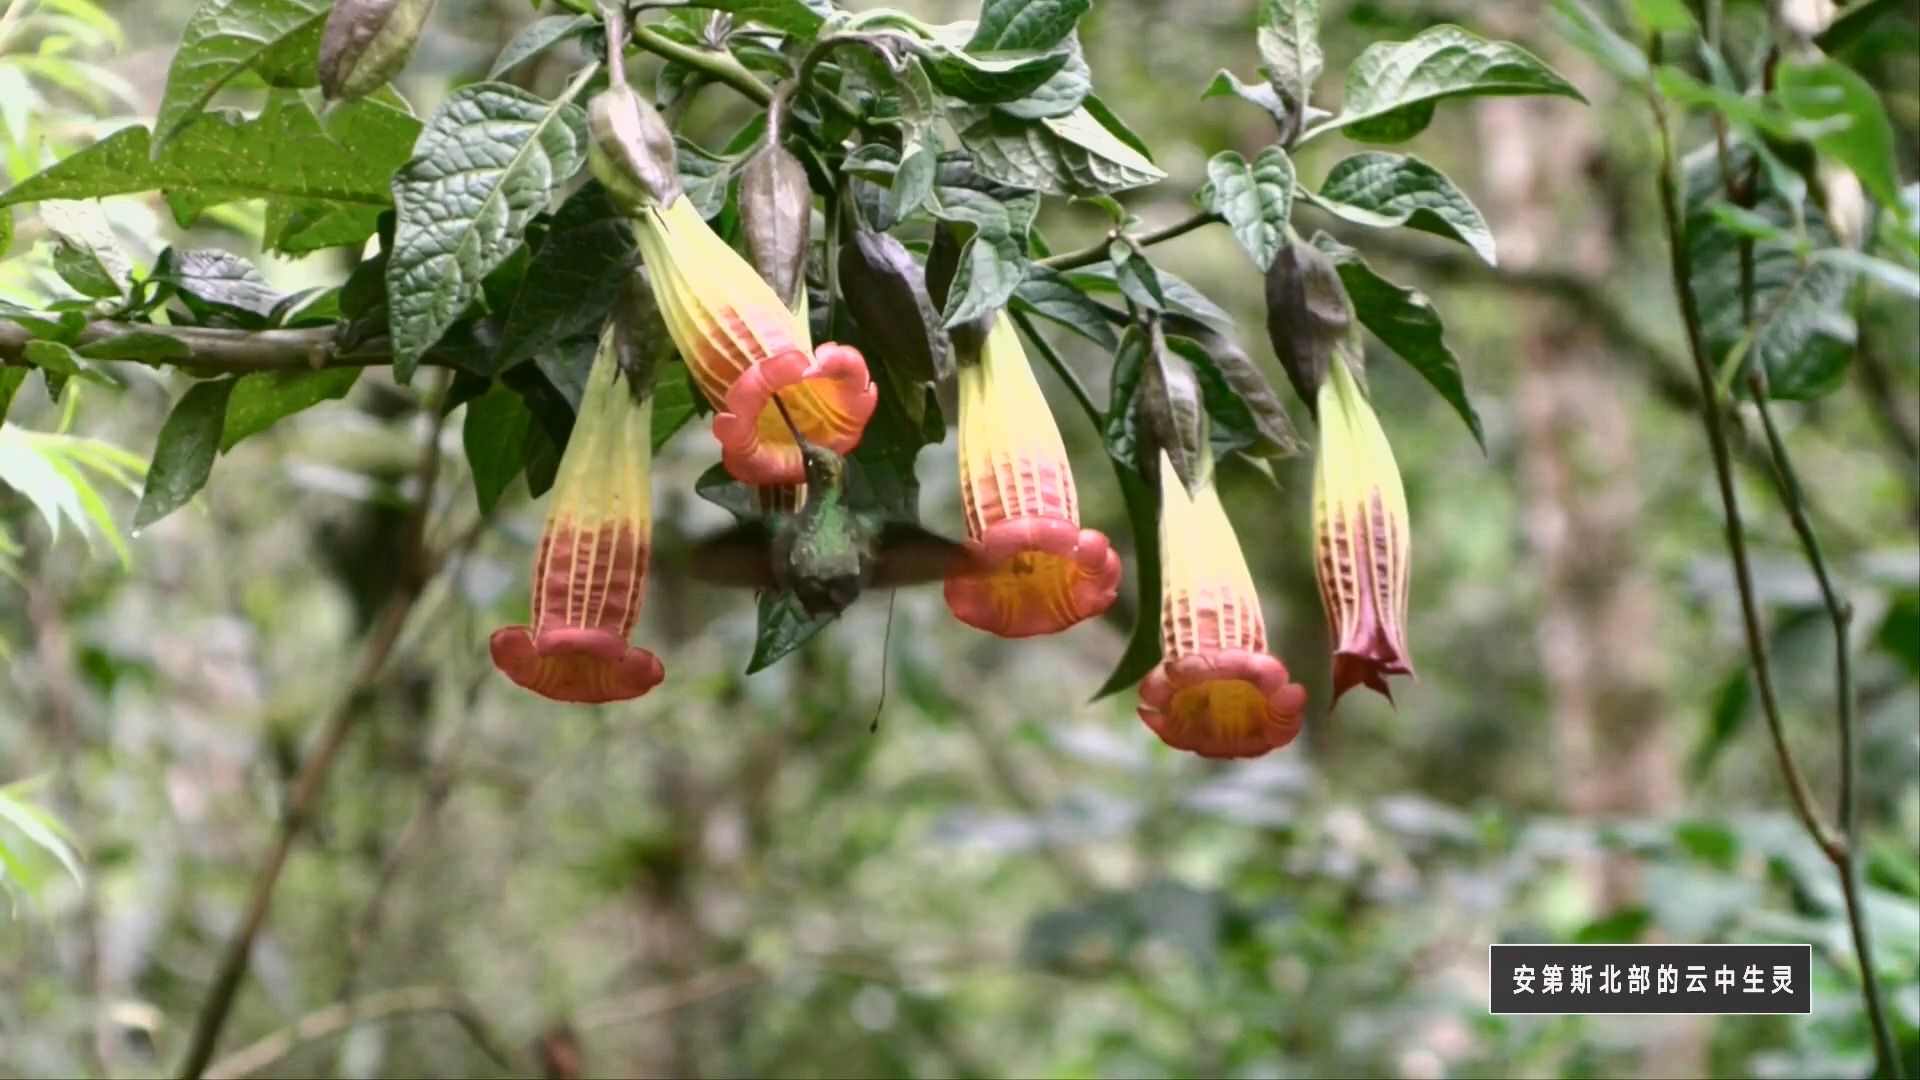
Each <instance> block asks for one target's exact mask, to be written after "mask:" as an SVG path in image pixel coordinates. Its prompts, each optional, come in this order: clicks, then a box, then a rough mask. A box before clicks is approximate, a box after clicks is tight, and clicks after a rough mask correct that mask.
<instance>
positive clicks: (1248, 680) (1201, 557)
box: [1140, 454, 1307, 758]
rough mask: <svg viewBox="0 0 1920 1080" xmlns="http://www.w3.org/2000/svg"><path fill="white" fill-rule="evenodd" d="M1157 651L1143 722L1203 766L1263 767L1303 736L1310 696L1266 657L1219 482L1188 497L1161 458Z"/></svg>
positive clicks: (1260, 620) (1263, 629)
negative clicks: (1210, 761) (1264, 759)
mask: <svg viewBox="0 0 1920 1080" xmlns="http://www.w3.org/2000/svg"><path fill="white" fill-rule="evenodd" d="M1160 582H1161V593H1160V596H1161V599H1160V647H1161V652H1162V656H1163V659H1162V660H1161V662H1160V665H1159V666H1158V667H1156V668H1154V669H1153V671H1151V672H1149V673H1148V675H1147V677H1146V678H1145V679H1144V680H1142V681H1141V683H1140V719H1141V720H1142V721H1144V722H1145V723H1146V725H1147V726H1148V727H1149V728H1152V729H1153V733H1154V734H1156V735H1158V736H1160V739H1161V741H1162V742H1164V743H1166V744H1167V745H1168V746H1171V747H1173V748H1174V749H1176V750H1189V751H1192V752H1193V753H1196V754H1199V755H1200V756H1202V757H1210V758H1246V757H1259V756H1260V755H1261V754H1264V753H1266V752H1267V751H1269V750H1277V749H1279V748H1280V747H1282V746H1285V745H1287V744H1288V743H1290V742H1292V741H1293V738H1294V736H1296V735H1298V734H1299V733H1300V714H1301V712H1302V710H1304V709H1305V708H1306V705H1307V691H1306V688H1305V687H1303V686H1301V685H1299V684H1298V683H1294V682H1290V681H1288V676H1287V666H1286V665H1285V664H1282V663H1281V662H1280V661H1279V660H1277V659H1275V658H1274V657H1273V656H1271V655H1269V654H1268V653H1267V623H1266V619H1265V618H1264V617H1263V616H1262V615H1261V614H1260V597H1259V595H1258V594H1257V593H1255V592H1254V588H1253V575H1252V574H1251V573H1250V572H1249V571H1248V570H1247V560H1246V557H1245V556H1243V555H1242V554H1241V552H1240V542H1239V540H1237V539H1236V538H1235V537H1234V534H1233V525H1232V523H1231V522H1229V521H1228V520H1227V512H1226V509H1225V508H1224V507H1222V506H1221V505H1220V495H1219V493H1218V492H1216V491H1215V490H1214V487H1213V481H1212V478H1211V477H1209V478H1208V480H1207V485H1206V486H1205V487H1203V488H1201V489H1200V492H1199V494H1197V495H1193V494H1189V493H1188V491H1187V488H1186V485H1185V484H1183V483H1181V481H1180V477H1179V474H1177V473H1176V472H1175V471H1174V468H1173V463H1172V462H1171V461H1169V460H1168V459H1167V457H1166V455H1165V454H1162V455H1161V456H1160Z"/></svg>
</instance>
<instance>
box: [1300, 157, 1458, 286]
mask: <svg viewBox="0 0 1920 1080" xmlns="http://www.w3.org/2000/svg"><path fill="white" fill-rule="evenodd" d="M1308 198H1310V199H1311V200H1312V201H1313V203H1314V205H1316V206H1319V207H1321V208H1322V209H1324V210H1327V211H1329V212H1331V213H1333V214H1335V215H1337V216H1339V217H1343V218H1345V219H1347V220H1348V221H1351V222H1353V223H1354V224H1356V225H1371V226H1373V227H1375V228H1391V227H1393V226H1396V225H1405V226H1407V227H1408V228H1410V229H1418V230H1419V231H1421V232H1426V233H1432V234H1433V235H1435V236H1445V237H1450V238H1452V239H1455V240H1458V241H1460V242H1461V243H1463V244H1465V245H1467V246H1468V247H1470V248H1472V249H1473V252H1474V254H1476V255H1478V256H1480V258H1481V259H1482V260H1484V261H1485V262H1486V264H1487V265H1488V266H1493V265H1494V264H1495V262H1496V257H1495V255H1494V249H1493V230H1492V229H1489V228H1488V227H1487V219H1486V218H1484V217H1481V216H1480V211H1479V209H1478V208H1476V207H1475V206H1474V205H1473V203H1472V202H1471V201H1470V200H1469V199H1468V198H1467V197H1466V195H1465V194H1464V193H1462V192H1461V190H1460V189H1459V188H1457V187H1455V186H1454V183H1453V181H1452V180H1450V179H1448V178H1447V174H1445V173H1443V172H1441V171H1440V170H1439V169H1436V168H1434V167H1433V166H1431V165H1429V164H1427V163H1426V162H1424V161H1421V160H1420V159H1419V158H1416V157H1405V156H1402V155H1400V154H1389V153H1384V152H1382V151H1377V150H1376V151H1369V152H1367V153H1364V154H1355V155H1354V156H1352V157H1350V158H1347V159H1346V160H1345V161H1342V162H1341V163H1339V164H1338V165H1335V166H1334V167H1333V171H1332V172H1330V173H1328V174H1327V179H1326V182H1325V183H1323V184H1321V185H1320V190H1319V191H1318V192H1315V193H1312V194H1311V195H1309V196H1308Z"/></svg>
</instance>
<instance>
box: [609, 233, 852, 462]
mask: <svg viewBox="0 0 1920 1080" xmlns="http://www.w3.org/2000/svg"><path fill="white" fill-rule="evenodd" d="M634 233H635V235H636V236H637V237H638V238H639V241H640V256H641V258H642V259H643V260H645V262H646V266H647V271H648V273H649V275H650V277H651V280H652V282H653V289H654V296H655V298H656V299H657V300H658V301H659V303H660V313H661V315H662V316H664V318H665V320H666V324H667V332H668V333H669V334H670V335H672V337H673V342H674V344H675V345H676V346H678V347H679V349H680V355H681V356H682V357H684V358H685V359H686V362H687V368H688V370H689V371H691V372H692V373H693V378H694V382H695V383H697V384H698V385H699V387H700V391H701V393H703V394H704V395H706V398H707V400H708V401H710V402H712V403H713V407H714V409H715V410H716V411H715V415H714V418H713V434H714V436H715V437H716V438H718V439H719V440H720V459H721V461H722V462H723V463H724V464H725V465H726V467H727V472H729V473H731V474H732V475H733V477H734V479H736V480H739V481H740V482H742V483H745V484H762V485H766V484H798V483H802V482H803V481H805V479H806V471H805V468H804V466H803V464H802V462H801V456H800V447H799V445H798V444H797V443H795V442H794V439H793V432H792V431H791V430H789V429H788V427H787V425H786V423H785V421H783V420H782V419H781V418H780V411H779V410H778V409H776V408H774V406H773V395H775V394H779V395H780V401H781V403H783V404H784V405H786V407H787V411H788V413H789V414H791V415H792V417H793V419H794V422H795V424H796V425H797V426H798V427H799V428H800V433H801V434H802V435H804V436H805V437H806V438H807V440H808V441H809V442H813V443H817V444H818V445H820V446H824V447H826V448H828V449H830V450H834V451H837V452H839V453H842V454H845V453H848V452H850V451H852V450H853V448H854V446H856V445H857V444H858V443H859V442H860V435H861V433H862V432H863V431H864V430H865V429H866V426H867V420H868V419H869V418H871V417H872V416H873V409H874V405H875V403H876V402H877V400H878V399H877V396H876V391H875V389H874V385H873V380H872V379H871V378H870V377H869V376H868V374H867V362H866V359H865V358H864V357H862V356H861V355H860V350H858V349H855V348H853V347H852V346H850V345H838V344H834V343H832V342H828V343H826V344H823V345H821V346H820V347H819V348H818V349H815V348H814V347H813V345H812V343H811V342H810V340H809V339H808V332H807V326H806V324H805V323H804V322H802V321H801V319H800V318H799V316H797V315H795V314H794V313H793V312H792V311H790V310H788V308H787V307H786V305H784V304H782V303H781V302H780V298H779V297H778V296H776V295H775V294H774V291H773V289H772V287H771V286H769V285H768V284H767V283H766V282H765V281H763V280H761V278H760V276H759V275H758V274H756V273H754V270H753V267H752V266H750V265H748V263H747V261H746V260H745V259H743V258H741V257H740V256H739V254H738V253H736V252H735V251H734V250H733V249H732V248H730V247H728V246H727V244H726V241H724V240H722V239H720V237H719V235H718V234H716V233H715V232H714V231H713V230H712V229H711V228H709V227H708V226H707V223H706V222H705V221H703V220H701V218H700V214H699V212H698V211H696V210H695V209H694V208H693V204H692V203H691V202H689V201H688V200H687V198H686V197H685V196H681V197H680V198H678V199H676V200H675V201H674V202H673V203H672V204H671V205H668V206H664V207H663V206H660V205H658V204H657V203H656V204H650V205H647V206H645V207H643V208H641V209H640V210H639V211H638V216H637V217H636V218H635V219H634Z"/></svg>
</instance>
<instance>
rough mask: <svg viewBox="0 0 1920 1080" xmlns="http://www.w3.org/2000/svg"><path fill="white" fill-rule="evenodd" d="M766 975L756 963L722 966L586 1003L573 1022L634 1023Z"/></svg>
mask: <svg viewBox="0 0 1920 1080" xmlns="http://www.w3.org/2000/svg"><path fill="white" fill-rule="evenodd" d="M765 979H766V975H765V974H764V973H763V972H761V970H760V969H759V968H757V967H755V966H753V965H752V964H737V965H735V966H733V967H725V968H718V969H716V970H714V971H705V972H701V973H700V974H698V975H695V976H693V977H692V978H689V979H685V980H683V981H681V982H676V983H668V984H667V985H665V986H649V987H647V988H646V989H644V990H636V991H634V992H633V993H631V994H627V995H625V996H622V997H617V998H610V999H608V1000H606V1001H599V1002H595V1003H593V1004H591V1005H585V1006H582V1007H581V1008H580V1010H579V1011H577V1012H575V1013H574V1014H573V1017H572V1023H573V1027H574V1028H576V1029H577V1030H580V1031H592V1030H595V1029H596V1028H604V1027H613V1026H615V1025H618V1024H631V1023H634V1022H636V1021H640V1020H647V1019H651V1018H653V1017H656V1016H661V1015H664V1014H666V1013H670V1012H676V1011H678V1010H680V1009H684V1008H687V1007H689V1006H692V1005H698V1004H700V1003H701V1002H703V1001H710V1000H712V999H713V998H717V997H720V996H721V995H723V994H731V993H733V992H734V991H735V990H743V989H745V988H747V987H749V986H752V985H754V984H755V983H758V982H761V981H763V980H765Z"/></svg>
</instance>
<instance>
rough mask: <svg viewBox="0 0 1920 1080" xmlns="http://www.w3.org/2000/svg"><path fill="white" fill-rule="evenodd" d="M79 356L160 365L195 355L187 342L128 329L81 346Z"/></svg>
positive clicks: (146, 331)
mask: <svg viewBox="0 0 1920 1080" xmlns="http://www.w3.org/2000/svg"><path fill="white" fill-rule="evenodd" d="M80 355H81V356H84V357H87V358H88V359H90V360H137V361H139V362H140V363H142V364H160V363H165V362H167V361H178V360H185V359H186V358H187V357H189V356H192V355H193V350H192V349H189V348H187V345H186V343H185V342H183V341H181V340H180V339H179V338H176V337H169V336H167V335H166V334H156V333H153V332H151V331H148V330H129V331H126V332H124V333H116V334H114V335H113V336H112V337H105V338H101V339H100V340H98V341H93V342H88V343H87V344H85V345H82V346H80Z"/></svg>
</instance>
